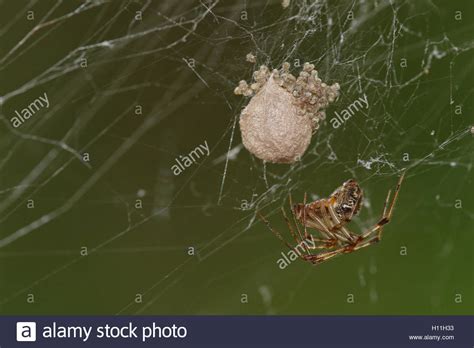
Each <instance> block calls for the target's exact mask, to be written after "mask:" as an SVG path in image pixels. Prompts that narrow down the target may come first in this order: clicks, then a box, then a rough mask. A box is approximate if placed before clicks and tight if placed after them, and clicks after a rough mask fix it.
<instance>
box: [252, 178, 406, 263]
mask: <svg viewBox="0 0 474 348" xmlns="http://www.w3.org/2000/svg"><path fill="white" fill-rule="evenodd" d="M404 176H405V173H402V175H401V176H400V179H399V180H398V184H397V187H396V188H395V192H394V195H393V198H392V201H391V202H390V204H389V201H390V196H391V190H389V191H388V194H387V198H386V199H385V204H384V208H383V213H382V217H381V218H380V220H379V221H378V222H377V223H376V224H375V225H374V226H373V227H372V228H370V229H369V230H367V231H366V232H364V233H362V234H357V233H354V232H352V231H350V230H349V229H348V228H347V227H346V225H347V224H348V223H349V222H350V221H351V220H352V218H353V217H354V215H356V214H357V213H358V212H359V210H360V208H361V202H362V198H363V191H362V189H361V188H360V187H359V184H358V183H357V182H356V181H355V180H353V179H350V180H348V181H346V182H345V183H344V184H342V186H340V187H338V188H337V189H336V190H335V191H334V192H333V193H332V194H331V195H330V196H329V198H322V199H318V200H316V201H314V202H311V203H306V193H305V195H304V201H303V203H298V204H295V205H293V202H292V199H291V195H290V197H289V202H290V208H291V212H292V215H293V222H294V225H295V226H296V231H295V228H294V227H293V225H292V223H291V222H290V219H289V218H288V216H287V214H286V212H285V209H283V208H282V209H281V210H282V212H283V217H284V219H285V221H286V223H287V225H288V228H289V230H290V233H291V236H292V237H293V239H294V240H295V242H296V243H297V246H296V247H295V246H292V245H291V244H290V243H288V242H287V241H286V240H285V239H284V238H283V237H282V235H281V234H280V233H279V232H278V231H277V230H275V229H274V228H273V227H271V226H270V223H269V222H268V220H267V219H266V218H265V217H264V216H263V215H261V214H260V213H258V215H259V216H260V218H261V219H262V220H263V222H264V223H265V224H266V225H267V226H268V228H269V229H270V231H272V232H273V233H274V234H275V235H276V236H277V237H278V238H279V239H280V240H281V241H282V242H283V243H284V244H285V245H286V246H287V247H288V248H290V249H291V250H293V251H294V252H295V253H296V254H297V255H298V256H299V257H300V258H301V259H303V260H305V261H308V262H311V263H313V264H315V265H316V264H319V263H322V262H324V261H327V260H329V259H331V258H333V257H334V256H338V255H340V254H348V253H351V252H353V251H356V250H359V249H362V248H365V247H367V246H369V245H372V244H374V243H377V242H379V241H380V240H381V238H382V232H383V227H384V226H385V225H386V224H388V223H389V222H390V219H391V218H392V213H393V208H394V207H395V203H396V201H397V198H398V192H399V191H400V187H401V185H402V181H403V178H404ZM300 225H301V226H302V227H303V228H300ZM308 228H310V229H314V230H317V231H318V232H319V235H320V238H315V237H314V235H313V234H311V233H309V232H308ZM300 247H301V248H302V251H300Z"/></svg>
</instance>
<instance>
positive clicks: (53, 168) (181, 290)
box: [0, 0, 474, 314]
mask: <svg viewBox="0 0 474 348" xmlns="http://www.w3.org/2000/svg"><path fill="white" fill-rule="evenodd" d="M465 3H466V6H467V3H468V1H465ZM461 5H462V4H461ZM461 5H459V6H461ZM449 6H451V5H447V4H443V5H441V3H440V2H436V1H426V2H425V1H420V2H411V1H395V0H393V1H388V0H374V1H345V0H341V1H332V0H326V1H322V0H321V1H310V0H292V1H287V0H285V1H283V2H280V1H260V0H258V1H252V2H250V1H242V0H238V1H226V2H223V1H220V2H219V1H201V2H190V1H189V2H187V1H183V2H181V1H179V2H178V1H176V2H175V1H160V2H155V1H150V0H143V1H125V0H124V1H114V2H110V1H102V0H90V1H84V2H82V3H81V4H78V3H75V2H68V1H61V0H57V1H52V0H51V1H41V2H39V1H31V2H29V3H28V4H23V3H20V2H19V3H18V4H12V2H9V3H8V4H7V3H2V4H0V7H1V10H0V13H1V15H0V16H1V20H2V23H6V25H4V26H3V27H2V28H1V29H0V37H1V40H2V46H1V47H0V80H1V81H2V82H1V84H0V118H1V134H2V136H1V138H0V142H1V149H2V154H3V156H2V157H1V158H0V170H1V171H0V172H1V173H2V174H1V177H0V178H1V180H0V184H1V186H0V194H1V198H2V199H1V200H0V226H1V228H0V311H2V312H5V313H23V312H28V313H31V312H35V313H43V314H45V313H58V312H64V313H69V314H77V313H121V314H122V313H153V314H156V313H161V314H178V313H185V314H191V313H193V314H194V313H230V314H236V313H299V314H302V313H314V314H321V313H330V314H332V313H385V312H389V313H390V312H392V313H393V312H400V311H402V312H403V313H432V312H433V311H440V312H442V311H449V312H454V313H467V312H468V309H467V308H469V303H468V302H467V301H468V300H466V299H465V298H464V302H462V301H461V302H455V301H454V300H453V299H452V298H455V296H456V295H461V298H462V295H463V294H467V293H469V291H470V292H472V286H473V282H472V262H468V260H469V258H471V261H472V256H471V255H470V253H469V250H468V246H469V243H472V230H473V221H474V208H473V204H474V202H473V199H472V194H470V195H469V192H470V191H471V192H472V189H470V187H472V184H473V182H472V171H471V170H472V162H473V149H474V148H473V143H472V139H473V138H472V131H471V127H472V125H473V124H474V119H473V117H472V112H473V110H472V101H471V100H472V92H473V87H472V83H470V82H471V81H472V72H473V64H472V62H473V59H472V58H473V48H474V40H473V38H472V37H471V36H469V33H470V32H472V25H471V24H469V23H472V19H470V18H468V17H467V16H468V13H467V11H463V10H464V9H463V8H462V6H461V7H459V8H450V7H449ZM248 54H251V57H254V59H250V62H249V61H248V60H249V59H247V60H246V56H248ZM284 62H289V63H290V64H291V68H290V69H293V70H294V72H296V71H299V70H301V67H302V66H303V64H304V63H305V62H309V63H311V64H313V65H314V66H315V67H316V69H317V70H318V74H319V76H320V77H321V79H322V80H323V81H327V82H328V83H329V84H333V83H336V82H337V83H338V84H339V85H340V96H339V98H338V100H337V101H336V102H334V103H333V104H332V105H331V107H330V108H329V109H328V110H327V118H326V120H325V122H324V123H323V124H321V125H320V127H319V129H318V130H317V132H315V134H314V135H313V138H312V142H311V145H310V147H309V149H308V150H307V152H306V154H305V155H304V156H303V157H302V158H301V161H299V162H297V163H295V164H292V165H281V164H280V165H277V164H265V163H263V162H261V161H260V160H258V159H256V158H254V157H252V156H251V155H250V154H249V153H248V152H247V151H246V150H245V148H243V146H242V144H241V138H240V134H239V129H238V120H239V115H240V112H241V110H242V108H243V107H244V106H245V105H246V103H247V102H248V98H247V99H246V98H243V97H236V96H235V95H234V94H233V91H234V88H235V87H236V85H237V84H238V81H240V80H249V79H250V77H251V74H252V72H253V71H254V70H257V69H258V67H259V66H260V65H265V66H268V67H269V68H278V67H280V66H281V65H282V64H283V63H284ZM43 95H45V96H47V99H48V105H47V106H45V105H46V103H44V104H41V103H40V104H38V105H41V107H38V108H36V109H35V110H32V111H34V112H30V114H32V115H31V116H29V117H28V118H26V117H23V119H22V122H21V123H20V124H18V123H15V122H14V121H13V120H12V119H13V117H15V115H17V113H16V112H19V113H20V114H23V115H25V114H24V113H23V111H22V110H24V109H25V108H27V107H28V106H29V105H30V104H31V103H32V102H35V101H37V100H40V99H38V98H39V96H43ZM359 98H361V99H359ZM362 99H364V100H366V102H367V105H366V106H365V104H363V103H360V102H359V103H356V104H354V103H355V101H357V100H362ZM351 105H352V107H351ZM354 105H355V107H354ZM337 115H339V116H340V117H342V118H339V119H338V121H339V122H336V121H332V122H331V120H332V119H334V118H335V117H337ZM341 115H342V116H341ZM344 115H346V117H343V116H344ZM336 125H337V127H336ZM201 145H202V149H204V148H205V146H208V150H209V152H208V153H207V154H206V153H205V152H204V151H202V152H200V153H201V155H200V156H198V158H194V159H193V163H190V164H189V166H188V165H186V166H182V168H181V167H180V168H181V170H180V171H179V173H178V172H173V169H172V168H173V166H174V165H175V164H177V163H182V159H183V158H184V156H185V155H186V154H189V153H190V152H191V151H193V150H194V149H196V148H198V147H199V146H201ZM403 170H406V172H407V177H406V184H404V185H405V186H404V188H403V190H402V192H401V197H400V202H399V206H397V208H396V210H395V215H394V221H393V223H391V224H390V225H388V227H387V228H386V230H387V232H386V233H387V237H386V238H385V239H384V240H383V241H382V243H381V244H380V245H378V246H376V247H373V248H374V250H370V251H369V250H366V251H364V252H360V253H358V254H357V255H351V256H343V257H341V258H338V259H336V260H334V261H331V263H330V264H328V266H326V265H325V266H324V267H323V266H321V267H320V268H319V267H317V268H314V267H311V266H310V265H307V264H304V263H303V262H295V263H294V264H291V265H290V266H289V267H288V268H287V269H285V270H281V269H279V267H278V266H277V262H276V261H277V259H278V258H279V257H281V254H280V253H281V252H283V251H284V249H283V248H284V246H283V245H281V244H280V243H279V241H278V240H276V238H274V236H273V235H272V234H271V233H270V232H269V231H268V230H267V229H266V228H265V226H264V225H263V224H262V223H260V222H259V220H258V218H257V214H256V212H257V211H261V212H262V213H264V214H265V215H266V216H267V217H268V218H269V220H270V221H271V223H272V225H274V226H275V228H277V229H279V230H280V231H281V232H282V234H285V233H286V231H285V228H286V227H285V225H284V223H283V221H282V218H281V215H280V209H281V208H282V207H283V208H285V209H287V204H288V201H287V199H288V196H289V195H290V193H291V195H292V196H293V199H294V200H295V201H298V202H301V201H302V198H301V197H303V193H304V192H307V193H308V195H309V198H310V199H311V200H315V199H317V198H321V197H327V196H328V195H329V194H330V193H331V192H332V191H333V190H334V189H335V188H336V187H338V186H339V185H340V184H341V183H342V182H343V181H345V180H347V179H348V178H354V179H355V180H357V181H358V182H359V184H360V185H361V186H362V187H363V189H364V192H365V197H366V198H365V201H364V209H363V212H362V213H361V215H360V216H359V217H358V218H357V219H356V220H355V221H354V222H353V223H352V227H351V228H352V229H353V230H355V231H362V230H364V229H366V228H368V227H369V226H371V225H373V224H374V223H375V222H376V221H377V219H378V218H379V217H380V214H381V210H382V206H383V200H384V198H385V195H386V192H387V191H388V189H389V188H391V187H393V185H394V184H395V183H396V180H397V177H398V175H400V173H401V172H402V171H403ZM469 190H470V191H469ZM369 249H372V248H369ZM466 258H467V260H466ZM414 264H415V265H416V266H414ZM469 265H470V266H469ZM469 267H471V268H469ZM137 270H138V271H137ZM453 270H456V271H453ZM393 272H396V274H403V275H404V276H405V279H406V282H404V284H399V283H397V286H399V288H398V289H397V292H394V291H393V286H394V283H393V281H394V280H393ZM469 274H470V276H469ZM466 275H467V276H466ZM412 280H413V281H414V282H416V284H417V286H416V287H415V288H413V287H411V286H410V282H411V281H412ZM426 294H429V296H426ZM349 295H353V297H352V298H353V299H354V296H355V300H354V302H350V301H348V300H347V299H348V298H350V296H349ZM407 297H410V298H411V299H412V300H410V301H407V300H406V298H407ZM402 298H404V300H402ZM426 298H427V299H426ZM456 298H458V297H456ZM471 301H472V300H471ZM308 302H310V304H308ZM348 303H352V304H354V306H353V307H350V308H348V307H347V304H348Z"/></svg>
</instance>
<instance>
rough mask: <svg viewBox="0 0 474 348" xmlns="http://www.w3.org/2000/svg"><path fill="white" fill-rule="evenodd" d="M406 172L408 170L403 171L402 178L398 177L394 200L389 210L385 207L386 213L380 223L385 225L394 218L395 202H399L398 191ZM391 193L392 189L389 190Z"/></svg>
mask: <svg viewBox="0 0 474 348" xmlns="http://www.w3.org/2000/svg"><path fill="white" fill-rule="evenodd" d="M405 173H406V172H403V173H402V175H400V179H398V183H397V187H396V188H395V192H394V194H393V198H392V202H391V203H390V208H389V209H388V212H387V211H385V208H384V212H385V214H384V216H383V217H382V219H381V220H380V221H379V224H380V225H385V224H386V223H388V222H389V221H390V219H391V218H392V213H393V208H394V207H395V203H396V202H397V199H398V193H399V192H400V187H401V186H402V182H403V179H404V178H405ZM389 195H390V191H389ZM387 199H388V198H387Z"/></svg>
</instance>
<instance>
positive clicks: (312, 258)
mask: <svg viewBox="0 0 474 348" xmlns="http://www.w3.org/2000/svg"><path fill="white" fill-rule="evenodd" d="M352 251H353V250H349V249H348V248H347V247H343V248H339V249H336V250H333V251H328V252H323V253H319V254H317V255H304V259H305V260H306V261H309V262H311V263H313V264H314V265H317V264H320V263H323V262H324V261H327V260H329V259H331V258H333V257H335V256H338V255H340V254H345V253H349V252H352Z"/></svg>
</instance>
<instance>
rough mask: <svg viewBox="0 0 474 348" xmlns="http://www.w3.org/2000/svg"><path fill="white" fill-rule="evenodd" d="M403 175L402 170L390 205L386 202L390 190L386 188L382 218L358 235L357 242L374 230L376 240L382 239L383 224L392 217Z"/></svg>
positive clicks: (388, 199) (388, 198)
mask: <svg viewBox="0 0 474 348" xmlns="http://www.w3.org/2000/svg"><path fill="white" fill-rule="evenodd" d="M404 177H405V172H403V173H402V175H401V176H400V179H398V183H397V187H396V188H395V192H394V194H393V198H392V201H391V203H390V205H389V204H388V202H389V201H390V196H391V195H392V190H388V193H387V198H386V199H385V203H384V206H383V213H382V218H381V219H380V220H379V222H377V224H376V225H375V226H374V227H373V228H371V229H370V230H369V231H367V232H365V233H363V234H362V235H360V237H359V240H358V243H359V242H361V241H362V240H364V239H366V238H367V237H369V236H370V235H371V234H372V233H374V232H377V241H379V240H380V239H382V232H383V226H384V225H386V224H388V223H389V222H390V219H391V218H392V213H393V209H394V207H395V203H396V202H397V199H398V192H399V191H400V187H401V186H402V181H403V178H404ZM389 206H390V208H388V211H387V207H389Z"/></svg>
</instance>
